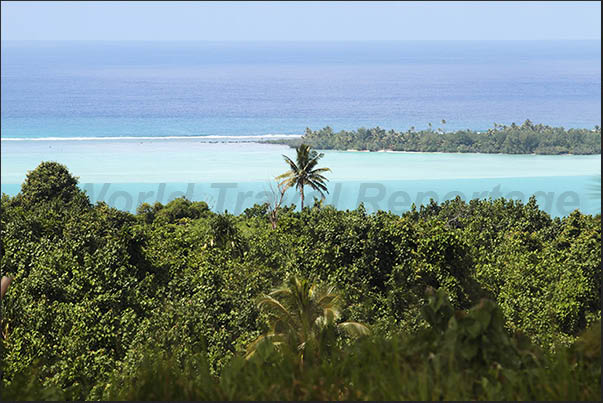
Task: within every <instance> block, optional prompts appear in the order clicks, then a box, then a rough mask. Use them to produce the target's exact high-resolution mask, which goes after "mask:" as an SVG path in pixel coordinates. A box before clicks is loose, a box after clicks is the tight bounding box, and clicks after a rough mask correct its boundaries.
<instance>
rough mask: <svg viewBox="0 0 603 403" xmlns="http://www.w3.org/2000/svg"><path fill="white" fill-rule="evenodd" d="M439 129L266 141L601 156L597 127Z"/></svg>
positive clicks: (329, 132)
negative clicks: (479, 130)
mask: <svg viewBox="0 0 603 403" xmlns="http://www.w3.org/2000/svg"><path fill="white" fill-rule="evenodd" d="M440 126H441V127H439V128H437V129H434V128H433V127H431V126H430V127H429V128H428V129H426V130H420V131H416V130H415V129H414V127H413V128H411V129H409V130H408V131H405V132H397V131H395V130H389V131H388V130H385V129H381V128H379V127H376V128H372V129H365V128H360V129H358V130H355V131H347V130H341V131H339V132H334V131H333V129H331V128H330V127H325V128H324V129H321V130H316V131H313V130H310V129H306V132H305V134H304V135H303V136H302V137H301V139H294V140H270V141H268V142H270V143H277V144H288V145H291V146H296V145H298V144H300V143H302V142H303V143H305V144H309V145H310V146H312V147H314V148H316V149H322V150H369V151H379V150H390V151H421V152H448V153H503V154H601V128H600V127H599V126H595V128H594V129H564V128H563V127H550V126H546V125H542V124H537V125H536V124H533V123H532V122H530V121H529V120H526V121H525V122H524V123H523V124H522V125H520V126H518V125H516V124H515V123H513V124H511V125H510V126H505V125H498V124H494V128H492V129H489V130H487V131H484V132H478V131H473V130H468V129H467V130H457V131H452V132H448V131H445V129H444V128H445V121H443V122H442V124H441V125H440Z"/></svg>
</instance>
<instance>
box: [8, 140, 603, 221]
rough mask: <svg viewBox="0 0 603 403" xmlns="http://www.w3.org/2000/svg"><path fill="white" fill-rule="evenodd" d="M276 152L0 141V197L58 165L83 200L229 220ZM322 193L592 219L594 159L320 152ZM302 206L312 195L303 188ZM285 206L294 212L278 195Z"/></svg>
mask: <svg viewBox="0 0 603 403" xmlns="http://www.w3.org/2000/svg"><path fill="white" fill-rule="evenodd" d="M282 154H287V155H289V156H293V154H294V150H293V149H290V148H289V147H286V146H280V145H271V144H259V143H254V142H244V141H239V142H224V143H220V142H214V143H211V142H208V141H201V140H190V139H170V140H165V139H159V140H155V139H154V140H140V139H138V140H100V141H99V140H93V141H89V140H64V141H27V140H23V141H7V140H4V141H2V156H1V158H2V168H1V179H2V192H5V193H7V194H11V195H14V194H16V193H17V192H18V191H19V189H20V184H21V183H22V182H23V179H24V178H25V174H26V172H27V171H28V170H31V169H34V168H35V167H36V166H37V165H38V164H39V163H40V162H41V161H45V160H53V161H58V162H61V163H63V164H65V165H67V167H68V168H69V169H70V171H71V172H72V173H73V174H74V175H76V176H78V177H79V179H80V186H81V187H82V188H83V189H85V190H86V191H87V192H88V194H89V196H90V197H91V200H92V201H93V202H96V201H101V200H102V201H105V202H107V203H108V204H109V205H112V206H114V207H117V208H120V209H124V210H128V211H135V210H136V207H137V206H138V205H139V204H140V203H142V202H148V203H153V202H155V201H160V202H162V203H166V202H167V201H169V200H171V199H173V198H175V197H179V196H186V197H187V198H189V199H191V200H204V201H206V202H208V203H209V205H210V207H211V208H212V209H213V210H215V211H224V210H228V211H229V212H232V213H235V214H239V213H241V212H242V211H243V210H244V209H245V208H247V207H251V206H252V205H253V204H254V203H262V202H264V201H267V200H270V198H271V197H272V194H271V191H270V184H271V182H273V181H272V178H274V177H275V176H276V175H278V174H280V173H282V172H283V171H284V170H286V166H285V164H284V162H283V160H282ZM324 154H325V156H324V158H323V160H322V165H323V166H328V167H329V168H331V170H332V172H331V173H329V174H327V175H328V177H329V179H330V182H329V191H330V193H329V195H328V196H327V198H326V200H325V203H327V204H333V205H334V206H335V207H337V208H338V209H353V208H356V207H357V206H358V205H359V204H360V203H361V202H363V203H364V205H365V207H366V209H367V211H369V212H372V211H375V210H377V209H382V210H390V211H393V212H395V213H401V212H403V211H406V210H408V209H409V208H410V206H411V205H412V204H413V203H414V204H416V205H420V204H426V203H428V202H429V200H430V199H431V198H433V199H434V200H436V201H438V202H441V201H443V200H446V199H453V198H454V197H456V196H457V195H458V196H460V197H461V198H463V199H465V200H469V199H472V198H493V199H495V198H498V197H502V196H504V197H507V198H514V199H522V200H524V201H527V199H528V198H529V196H531V195H533V194H535V195H536V196H537V201H538V203H539V205H540V206H541V208H543V209H544V210H545V211H547V212H548V213H549V214H551V215H553V216H564V215H567V214H569V212H571V211H572V210H574V209H575V208H578V209H580V210H581V211H583V212H585V213H590V214H594V213H598V212H600V196H599V198H598V199H596V198H593V197H592V195H591V194H590V193H592V189H591V188H592V187H593V186H595V184H596V183H597V181H598V183H599V186H600V164H601V156H600V155H592V156H574V155H560V156H549V155H547V156H544V155H505V154H450V153H395V152H351V151H324ZM306 192H307V193H306V200H307V202H308V203H311V202H312V200H313V197H314V196H317V195H314V194H313V193H312V192H311V191H310V189H307V191H306ZM286 203H287V204H289V203H295V204H297V205H299V196H298V195H297V194H295V193H294V192H293V191H289V192H288V193H287V198H286Z"/></svg>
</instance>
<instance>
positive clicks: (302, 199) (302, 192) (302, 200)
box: [300, 186, 304, 210]
mask: <svg viewBox="0 0 603 403" xmlns="http://www.w3.org/2000/svg"><path fill="white" fill-rule="evenodd" d="M300 193H301V209H302V210H303V209H304V187H303V186H302V188H301V190H300Z"/></svg>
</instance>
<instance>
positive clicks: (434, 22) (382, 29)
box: [1, 2, 601, 41]
mask: <svg viewBox="0 0 603 403" xmlns="http://www.w3.org/2000/svg"><path fill="white" fill-rule="evenodd" d="M1 7H2V31H1V33H2V40H213V41H220V40H225V41H235V40H290V41H296V40H313V41H315V40H443V39H449V40H480V39H481V40H547V39H596V40H600V39H601V3H600V2H349V3H345V2H343V3H342V2H320V3H318V2H2V5H1Z"/></svg>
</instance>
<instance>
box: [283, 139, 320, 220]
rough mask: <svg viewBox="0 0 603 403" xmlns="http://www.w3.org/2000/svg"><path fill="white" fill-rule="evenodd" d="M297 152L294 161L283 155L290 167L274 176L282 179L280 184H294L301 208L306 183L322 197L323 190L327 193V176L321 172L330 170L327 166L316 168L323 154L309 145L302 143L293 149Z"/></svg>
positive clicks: (291, 185) (287, 185) (287, 186)
mask: <svg viewBox="0 0 603 403" xmlns="http://www.w3.org/2000/svg"><path fill="white" fill-rule="evenodd" d="M295 151H296V152H297V156H296V161H293V160H292V159H291V158H289V157H287V156H286V155H283V157H284V158H285V162H287V164H289V167H290V168H291V169H290V170H289V171H287V172H285V173H284V174H282V175H279V176H277V177H276V179H277V180H280V179H282V181H281V182H280V185H285V187H286V188H289V187H293V186H295V187H296V188H297V190H299V192H300V194H301V208H302V210H303V208H304V186H306V185H308V186H310V187H311V188H312V189H314V190H317V191H318V192H319V193H320V195H321V196H322V197H323V198H324V197H325V194H324V193H325V192H326V193H329V191H328V190H327V187H326V185H325V182H326V181H328V179H327V178H325V177H324V176H322V173H324V172H329V171H331V170H330V169H329V168H316V165H317V164H318V160H320V159H321V158H322V157H323V156H324V154H323V153H320V154H319V153H317V152H316V151H314V150H312V149H311V148H310V146H309V145H307V144H302V145H300V146H299V147H297V148H296V149H295Z"/></svg>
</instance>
